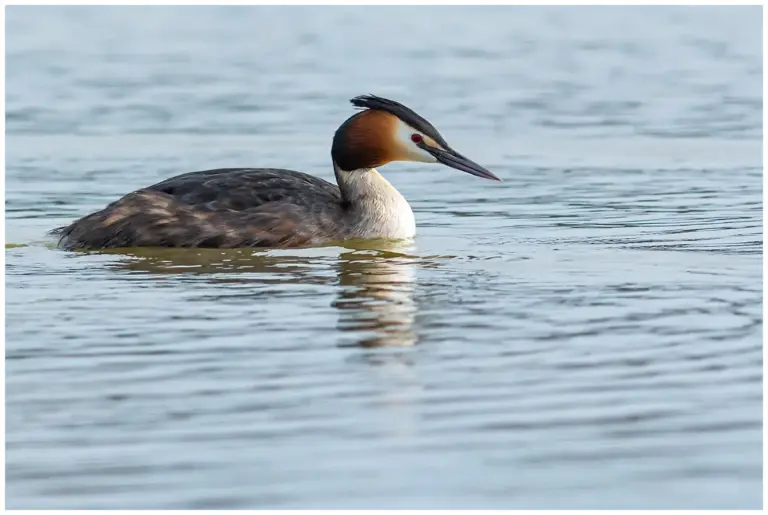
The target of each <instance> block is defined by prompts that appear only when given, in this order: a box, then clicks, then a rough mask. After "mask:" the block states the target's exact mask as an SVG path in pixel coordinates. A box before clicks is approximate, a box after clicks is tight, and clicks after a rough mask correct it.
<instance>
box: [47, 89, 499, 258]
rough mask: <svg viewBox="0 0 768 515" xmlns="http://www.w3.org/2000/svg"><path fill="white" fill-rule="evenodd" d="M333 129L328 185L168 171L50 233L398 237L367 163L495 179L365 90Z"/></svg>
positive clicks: (146, 243)
mask: <svg viewBox="0 0 768 515" xmlns="http://www.w3.org/2000/svg"><path fill="white" fill-rule="evenodd" d="M351 102H352V104H353V105H354V106H356V107H360V108H363V109H364V110H363V111H361V112H359V113H356V114H355V115H353V116H352V117H350V118H349V119H348V120H347V121H345V122H344V123H343V124H341V126H340V127H339V128H338V130H337V131H336V134H335V135H334V137H333V146H332V149H331V158H332V159H333V170H334V173H335V175H336V182H337V183H338V186H334V185H333V184H331V183H329V182H327V181H324V180H323V179H320V178H318V177H314V176H312V175H308V174H305V173H301V172H295V171H292V170H280V169H273V168H224V169H218V170H206V171H201V172H192V173H187V174H183V175H178V176H176V177H172V178H170V179H166V180H164V181H163V182H160V183H158V184H155V185H154V186H149V187H148V188H143V189H140V190H137V191H134V192H132V193H129V194H127V195H125V196H124V197H122V198H121V199H119V200H117V201H115V202H113V203H111V204H109V205H108V206H107V207H105V208H104V209H102V210H101V211H97V212H96V213H92V214H90V215H87V216H84V217H83V218H80V219H79V220H77V221H75V222H73V223H72V224H71V225H69V226H67V227H63V228H61V229H58V230H57V231H55V232H56V233H57V234H58V235H60V239H59V248H62V249H68V250H74V249H105V248H126V247H214V248H236V247H283V248H285V247H297V246H304V245H319V244H325V243H331V242H339V241H342V240H347V239H352V238H354V239H379V238H382V239H408V238H412V237H413V236H414V235H415V233H416V224H415V221H414V218H413V212H412V211H411V207H410V206H409V205H408V202H406V200H405V199H404V198H403V196H402V195H401V194H400V193H399V192H398V191H397V190H396V189H395V188H394V187H393V186H392V185H391V184H390V183H389V182H388V181H387V180H386V179H385V178H384V177H382V176H381V175H380V174H379V173H378V172H377V171H376V167H377V166H382V165H385V164H387V163H390V162H392V161H418V162H422V163H442V164H445V165H447V166H450V167H452V168H456V169H458V170H461V171H464V172H467V173H470V174H472V175H476V176H478V177H483V178H486V179H493V180H496V181H499V180H501V179H499V178H498V177H496V176H495V175H493V174H492V173H491V172H489V171H488V170H486V169H485V168H483V167H482V166H480V165H478V164H477V163H475V162H473V161H471V160H469V159H467V158H466V157H464V156H462V155H461V154H459V153H458V152H456V151H455V150H453V149H452V148H451V147H450V146H449V145H448V143H447V142H446V141H445V139H443V137H442V136H441V135H440V133H439V132H437V130H436V129H435V128H434V127H433V126H432V125H431V124H430V123H429V122H428V121H427V120H425V119H424V118H422V117H421V116H419V115H418V114H416V113H415V112H413V111H412V110H411V109H409V108H407V107H405V106H404V105H402V104H400V103H398V102H394V101H392V100H387V99H385V98H381V97H377V96H374V95H365V96H359V97H355V98H353V99H352V100H351Z"/></svg>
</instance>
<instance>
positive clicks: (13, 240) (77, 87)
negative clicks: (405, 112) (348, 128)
mask: <svg viewBox="0 0 768 515" xmlns="http://www.w3.org/2000/svg"><path fill="white" fill-rule="evenodd" d="M760 19H761V11H760V10H759V8H721V9H710V8H677V9H665V8H634V9H630V8H549V9H544V8H441V9H428V8H407V9H406V8H402V9H398V8H372V7H367V8H311V9H310V8H284V9H280V8H184V9H181V8H152V9H149V8H68V9H64V8H18V7H16V8H10V9H9V10H8V11H7V22H6V23H7V30H8V32H7V34H8V36H7V54H6V59H7V61H6V63H7V82H6V88H7V90H6V91H7V92H6V106H7V111H6V126H7V133H6V143H7V147H6V151H7V156H6V188H7V191H6V238H7V239H6V242H7V243H10V244H14V245H13V246H7V247H6V251H5V259H6V281H7V289H6V293H7V295H6V316H7V318H6V321H7V326H6V374H7V375H6V439H7V440H6V442H7V443H6V458H7V465H6V478H7V505H8V507H9V508H199V507H213V508H223V507H233V508H263V507H276V508H287V507H291V508H320V507H325V508H349V507H363V508H393V507H398V508H401V507H411V508H426V507H431V508H446V507H454V508H455V507H462V508H489V507H494V508H523V507H527V508H563V507H565V508H568V507H578V508H726V507H727V508H759V507H761V506H762V495H761V479H762V459H761V454H762V438H761V428H762V415H761V405H762V388H761V386H762V337H761V333H762V315H761V312H762V310H761V301H762V297H761V292H762V274H761V259H762V223H761V222H762V205H761V199H762V180H761V179H762V160H761V139H762V129H761V121H762V97H761V83H762V67H761V59H762V56H761V30H762V27H761V22H760ZM368 92H372V93H377V94H380V95H384V96H391V97H393V98H396V99H398V100H401V101H403V102H405V103H406V104H408V105H410V106H411V107H413V108H414V109H416V110H417V111H418V112H420V113H421V114H423V115H424V116H426V117H427V118H429V119H430V121H432V122H433V123H434V124H435V125H436V126H437V127H438V128H439V129H440V130H441V132H442V133H443V135H444V136H445V137H446V139H448V141H449V142H451V143H452V144H453V145H454V146H455V147H456V148H457V149H459V151H461V152H464V153H465V154H467V155H468V156H470V157H472V158H474V159H476V160H477V161H478V162H480V163H482V164H484V165H486V166H487V167H488V168H489V169H491V170H492V171H494V172H495V173H496V174H498V175H499V176H501V177H502V178H503V179H504V182H502V183H492V182H490V181H483V180H480V179H477V178H474V177H471V176H469V175H467V174H462V173H460V172H458V171H454V170H450V169H441V168H436V167H430V166H425V165H420V164H394V165H390V166H389V167H386V168H384V169H383V172H384V173H385V175H386V176H387V177H388V178H389V179H390V180H391V181H392V182H393V184H395V186H396V187H398V188H399V189H400V190H401V191H402V192H403V193H404V194H405V196H406V197H407V198H409V199H410V200H411V202H412V205H413V208H414V211H415V213H416V217H417V222H418V225H419V231H420V232H419V235H418V238H417V239H416V241H415V242H414V243H413V244H410V245H407V246H402V247H390V248H381V247H378V248H372V249H365V248H357V249H355V248H336V247H333V248H320V249H311V250H290V251H279V252H253V251H227V252H222V251H217V250H212V251H206V252H200V251H168V252H160V251H147V250H144V251H141V252H139V251H136V252H123V253H101V254H99V253H92V254H76V253H68V252H63V251H58V250H54V249H52V248H51V246H50V243H51V242H50V240H48V239H47V238H46V236H45V232H46V231H47V230H49V229H51V228H53V227H57V226H59V225H62V224H64V223H68V222H69V221H71V220H73V219H75V218H77V217H79V216H82V215H84V214H87V213H89V212H91V211H93V210H96V209H98V208H100V207H102V206H104V205H105V204H107V203H108V202H111V201H112V200H114V199H116V198H118V197H119V196H120V195H122V194H124V193H127V192H128V191H130V190H133V189H136V188H139V187H142V186H146V185H149V184H151V183H154V182H157V181H159V180H161V179H162V178H165V177H168V176H171V175H174V174H177V173H182V172H187V171H193V170H200V169H205V168H213V167H225V166H278V167H288V168H294V169H299V170H303V171H307V172H310V173H314V174H317V175H319V176H322V177H325V178H328V179H331V178H332V173H331V170H330V165H329V161H330V159H329V151H330V141H331V137H332V134H333V131H334V130H335V129H336V127H337V126H338V124H339V123H340V122H341V121H343V120H344V119H345V118H346V117H347V116H349V115H350V114H351V113H352V112H353V111H352V109H351V106H350V105H349V104H348V99H349V98H351V97H352V96H355V95H358V94H361V93H368ZM18 245H23V246H18Z"/></svg>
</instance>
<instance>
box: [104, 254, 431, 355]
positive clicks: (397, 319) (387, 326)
mask: <svg viewBox="0 0 768 515" xmlns="http://www.w3.org/2000/svg"><path fill="white" fill-rule="evenodd" d="M361 245H362V244H361V243H360V242H359V244H358V249H351V250H349V251H347V252H343V253H341V254H338V255H335V256H333V257H331V256H329V255H328V252H327V251H326V252H325V253H324V254H323V255H321V256H306V257H303V256H299V255H292V256H286V255H277V254H271V253H265V252H258V251H257V252H254V251H253V250H251V249H226V250H221V249H197V250H195V251H190V250H182V249H131V250H130V251H128V250H126V251H117V250H109V251H103V252H104V253H105V254H111V255H120V256H126V257H130V259H129V260H127V261H122V262H120V263H119V264H118V265H117V267H118V268H120V269H121V270H128V271H132V272H143V273H151V274H195V275H210V278H209V279H208V280H209V281H211V282H216V283H221V282H237V283H249V282H252V283H258V284H264V283H268V284H273V285H280V284H327V285H334V286H335V287H336V288H338V289H339V291H338V294H337V297H336V299H335V300H334V301H332V305H333V306H334V307H335V308H337V309H338V310H339V319H338V323H337V324H336V327H337V328H338V330H339V331H341V333H342V339H343V340H345V343H344V345H360V346H364V347H380V346H408V345H413V344H414V343H416V340H417V337H416V334H415V332H414V328H413V324H414V321H415V318H416V304H415V301H414V298H413V295H414V281H415V276H416V271H415V267H416V265H417V263H420V262H421V260H420V259H419V258H415V257H413V256H409V255H407V254H404V253H401V252H400V251H402V250H405V249H406V247H403V246H401V247H399V248H398V247H394V246H393V245H394V244H393V243H391V242H387V248H388V249H389V250H375V245H370V244H367V245H365V247H362V248H361ZM324 264H325V265H327V266H323V265H324ZM318 265H320V266H318ZM329 269H335V271H336V277H337V281H334V279H333V278H331V277H329V275H328V274H327V273H324V272H327V271H328V270H329ZM222 274H226V277H219V276H220V275H222ZM334 283H336V284H334ZM239 294H242V290H239ZM350 340H351V341H350Z"/></svg>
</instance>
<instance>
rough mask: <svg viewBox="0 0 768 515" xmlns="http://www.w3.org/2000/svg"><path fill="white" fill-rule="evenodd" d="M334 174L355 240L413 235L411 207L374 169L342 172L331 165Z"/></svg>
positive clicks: (413, 223)
mask: <svg viewBox="0 0 768 515" xmlns="http://www.w3.org/2000/svg"><path fill="white" fill-rule="evenodd" d="M334 171H335V173H336V182H337V183H338V185H339V190H340V191H341V197H342V199H343V201H344V202H345V204H347V205H348V206H349V211H350V216H352V217H353V219H354V227H355V230H354V232H355V236H356V237H360V238H387V239H405V238H412V237H413V236H414V235H415V234H416V223H415V220H414V217H413V211H412V210H411V206H410V205H408V202H407V201H406V200H405V198H404V197H403V196H402V195H401V194H400V192H399V191H397V190H396V189H395V187H394V186H392V185H391V184H390V183H389V181H387V180H386V179H385V178H384V177H382V175H381V174H380V173H379V172H377V171H376V169H375V168H364V169H360V170H353V171H345V170H341V169H339V167H338V166H335V165H334Z"/></svg>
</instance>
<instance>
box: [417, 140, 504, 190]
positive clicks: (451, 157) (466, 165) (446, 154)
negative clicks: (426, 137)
mask: <svg viewBox="0 0 768 515" xmlns="http://www.w3.org/2000/svg"><path fill="white" fill-rule="evenodd" d="M419 146H420V147H421V148H423V149H424V150H426V151H427V152H429V153H430V154H432V155H433V156H435V159H437V161H438V162H440V163H443V164H444V165H446V166H450V167H451V168H455V169H457V170H461V171H462V172H467V173H470V174H472V175H476V176H477V177H482V178H483V179H491V180H492V181H499V182H501V179H499V178H498V177H496V176H495V175H493V174H492V173H491V172H489V171H488V170H486V169H485V168H483V167H482V166H480V165H479V164H477V163H475V162H474V161H472V160H471V159H468V158H466V157H464V156H462V155H461V154H459V153H458V152H456V151H455V150H453V149H449V150H443V149H442V148H436V147H432V146H429V145H427V144H424V143H422V144H421V145H419Z"/></svg>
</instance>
